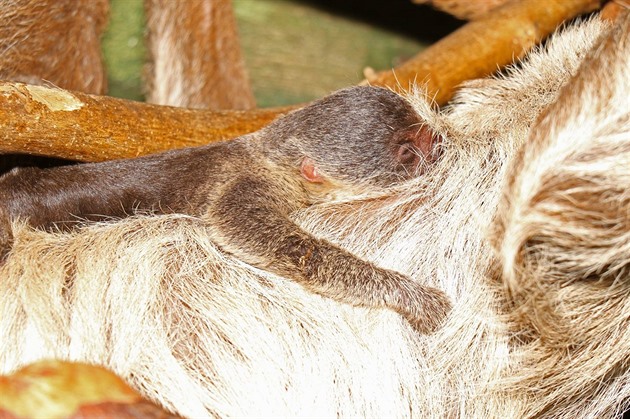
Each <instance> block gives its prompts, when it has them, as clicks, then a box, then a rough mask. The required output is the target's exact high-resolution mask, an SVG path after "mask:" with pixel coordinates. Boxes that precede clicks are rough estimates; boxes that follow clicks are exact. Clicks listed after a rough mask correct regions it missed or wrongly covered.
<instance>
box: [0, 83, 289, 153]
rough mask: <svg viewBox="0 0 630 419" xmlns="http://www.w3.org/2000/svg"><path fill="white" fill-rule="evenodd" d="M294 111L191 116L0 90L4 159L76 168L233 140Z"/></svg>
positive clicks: (66, 95)
mask: <svg viewBox="0 0 630 419" xmlns="http://www.w3.org/2000/svg"><path fill="white" fill-rule="evenodd" d="M289 110H290V108H276V109H267V110H254V111H208V110H192V109H182V108H172V107H167V106H158V105H150V104H146V103H140V102H133V101H129V100H123V99H115V98H111V97H107V96H93V95H88V94H85V93H79V92H68V91H66V90H61V89H56V88H48V87H42V86H31V85H26V84H22V83H11V82H0V153H3V152H4V153H27V154H36V155H44V156H50V157H58V158H63V159H70V160H79V161H102V160H110V159H116V158H127V157H137V156H140V155H143V154H150V153H156V152H159V151H163V150H168V149H173V148H182V147H190V146H197V145H203V144H208V143H211V142H213V141H220V140H225V139H229V138H234V137H237V136H239V135H243V134H246V133H249V132H252V131H256V130H258V129H260V128H262V127H263V126H265V125H267V124H268V123H269V122H271V121H272V120H273V119H274V118H276V117H277V116H279V115H281V114H283V113H286V112H288V111H289Z"/></svg>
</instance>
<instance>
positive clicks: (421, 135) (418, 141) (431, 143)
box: [395, 125, 442, 169]
mask: <svg viewBox="0 0 630 419" xmlns="http://www.w3.org/2000/svg"><path fill="white" fill-rule="evenodd" d="M397 137H398V138H397V139H396V141H395V144H396V146H397V149H396V152H395V156H396V161H397V162H398V163H399V164H401V165H403V166H405V167H407V168H408V169H418V168H420V166H426V165H427V164H431V163H433V162H435V161H436V160H437V158H438V148H437V147H436V145H437V144H438V143H439V142H441V141H442V136H441V135H439V134H436V133H434V132H433V131H432V130H431V128H429V127H428V126H427V125H422V126H420V127H418V126H415V127H410V128H409V129H405V130H403V131H400V132H399V133H398V135H397Z"/></svg>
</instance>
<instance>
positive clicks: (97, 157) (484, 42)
mask: <svg viewBox="0 0 630 419" xmlns="http://www.w3.org/2000/svg"><path fill="white" fill-rule="evenodd" d="M598 6H599V0H548V1H544V2H541V1H539V0H522V1H514V2H511V3H509V4H506V5H505V6H502V7H499V8H498V9H495V10H493V11H491V12H489V13H488V15H487V16H486V17H485V18H482V19H480V20H477V21H474V22H470V23H468V24H467V25H465V26H463V27H462V28H460V29H459V30H458V31H456V32H454V33H452V34H451V35H449V36H447V37H445V38H444V39H442V40H441V41H439V42H437V43H436V44H435V45H433V46H431V47H430V48H428V49H426V50H425V51H424V52H422V53H421V54H419V55H418V56H416V57H415V58H413V59H411V60H410V61H408V62H407V63H405V64H403V65H402V66H400V67H398V68H396V69H395V70H394V71H390V72H384V73H378V74H376V75H375V76H374V77H373V78H370V80H369V82H370V83H371V84H372V85H380V86H388V87H391V88H394V89H396V88H399V89H403V88H407V87H409V85H410V84H411V83H413V82H418V83H422V82H426V83H427V88H428V93H429V95H435V99H436V102H437V103H438V104H444V103H446V101H447V100H448V99H449V98H450V97H451V96H452V94H453V92H454V90H455V89H456V87H457V85H459V84H460V83H461V82H463V81H465V80H468V79H471V78H477V77H483V76H485V75H487V74H489V73H492V72H493V71H495V70H496V69H497V68H498V67H499V66H503V65H506V64H508V63H510V62H511V61H512V60H513V59H514V58H515V57H520V56H521V55H523V54H524V53H525V51H526V50H528V49H529V48H531V47H532V46H533V45H535V44H536V43H537V42H538V41H540V39H542V38H544V37H545V36H547V35H548V34H549V33H551V32H552V31H553V30H554V29H555V28H556V26H557V25H559V24H560V23H562V22H563V21H564V20H565V19H569V18H572V17H574V16H576V15H579V14H581V13H584V12H587V11H590V10H593V9H595V8H596V7H598ZM291 109H294V107H293V108H291V107H287V108H281V109H267V110H253V111H202V110H188V109H181V108H170V107H161V106H155V105H148V104H143V103H138V102H131V101H126V100H121V99H114V98H109V97H103V96H91V95H87V94H82V93H76V92H67V91H64V90H60V89H50V88H44V87H37V86H28V85H24V84H19V83H9V82H0V153H25V154H35V155H44V156H51V157H59V158H64V159H71V160H79V161H102V160H109V159H115V158H127V157H135V156H139V155H143V154H149V153H155V152H158V151H162V150H167V149H172V148H181V147H187V146H195V145H201V144H208V143H211V142H213V141H219V140H224V139H229V138H234V137H237V136H239V135H243V134H246V133H249V132H252V131H255V130H257V129H260V128H261V127H263V126H264V125H266V124H268V123H269V122H270V121H272V120H273V119H274V118H276V117H277V116H279V115H281V114H283V113H286V112H288V111H289V110H291Z"/></svg>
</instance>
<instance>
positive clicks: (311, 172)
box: [300, 157, 324, 183]
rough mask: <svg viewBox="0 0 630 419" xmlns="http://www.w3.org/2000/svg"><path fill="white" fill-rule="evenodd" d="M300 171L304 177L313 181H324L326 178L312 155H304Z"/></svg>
mask: <svg viewBox="0 0 630 419" xmlns="http://www.w3.org/2000/svg"><path fill="white" fill-rule="evenodd" d="M300 173H301V174H302V177H304V179H306V180H308V181H309V182H311V183H323V182H324V178H323V177H322V175H321V173H320V171H319V169H318V168H317V165H316V164H315V160H313V159H311V158H310V157H304V159H302V164H301V165H300Z"/></svg>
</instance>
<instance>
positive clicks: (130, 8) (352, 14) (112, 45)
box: [103, 0, 460, 107]
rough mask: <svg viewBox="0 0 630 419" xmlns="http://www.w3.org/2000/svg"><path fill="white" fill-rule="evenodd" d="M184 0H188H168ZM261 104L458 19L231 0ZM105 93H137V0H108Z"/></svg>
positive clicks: (341, 0) (375, 64)
mask: <svg viewBox="0 0 630 419" xmlns="http://www.w3.org/2000/svg"><path fill="white" fill-rule="evenodd" d="M173 1H187V0H173ZM233 5H234V11H235V15H236V19H237V25H238V30H239V36H240V41H241V47H242V49H243V54H244V57H245V63H246V67H247V70H248V72H249V77H250V81H251V83H252V87H253V89H254V94H255V96H256V101H257V104H258V106H259V107H266V106H277V105H285V104H291V103H300V102H304V101H308V100H312V99H315V98H317V97H321V96H324V95H326V94H327V93H329V92H331V91H333V90H336V89H339V88H341V87H345V86H349V85H352V84H356V83H357V82H359V81H361V80H362V79H363V70H364V68H365V67H372V68H373V69H375V70H384V69H389V68H391V67H393V66H396V65H398V64H400V63H401V62H403V61H404V60H405V59H407V58H409V57H411V56H413V55H415V54H416V53H418V52H419V51H421V50H422V49H423V48H425V47H426V46H427V45H429V44H431V43H432V42H434V41H435V40H437V39H439V38H441V37H442V36H444V35H445V34H447V33H449V32H450V31H452V30H453V29H454V28H456V27H457V26H459V24H460V23H459V22H458V21H456V20H454V19H452V18H450V17H448V16H446V15H443V14H441V13H438V12H435V11H433V10H432V9H430V8H428V7H425V6H417V5H413V4H412V3H411V1H410V0H328V1H327V0H319V1H315V0H311V1H306V0H233ZM103 51H104V55H105V60H106V65H107V71H108V77H109V94H110V95H111V96H116V97H123V98H128V99H134V100H142V99H143V93H142V71H143V64H144V61H145V57H146V50H145V47H144V10H143V4H142V0H111V16H110V24H109V27H108V30H107V33H106V34H105V37H104V39H103Z"/></svg>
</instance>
